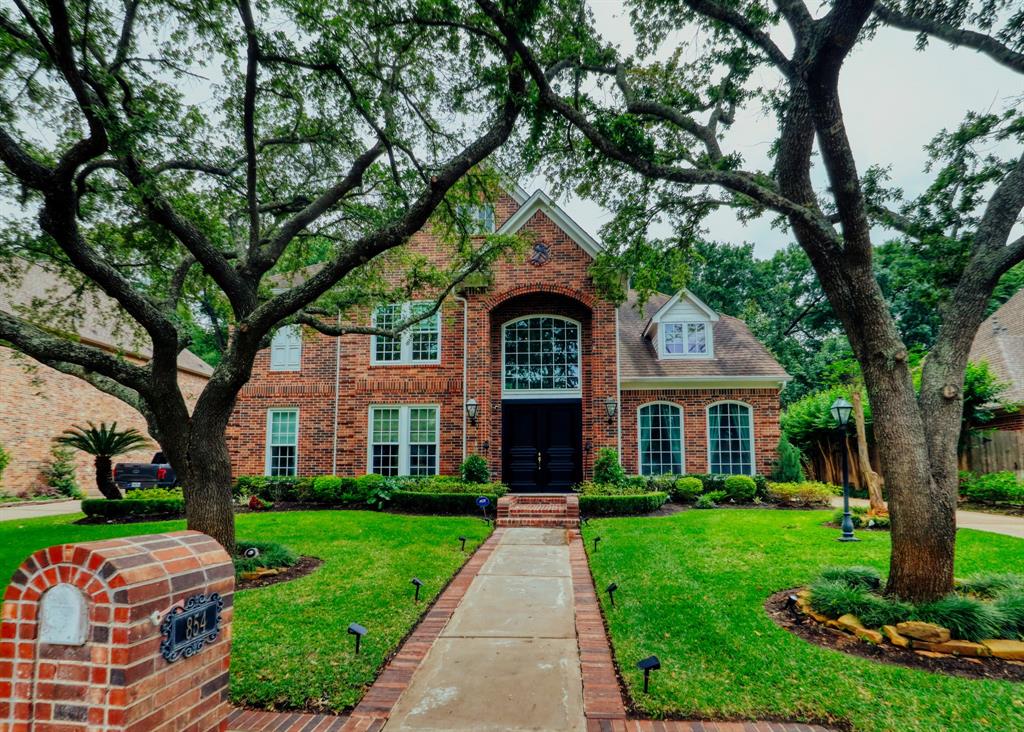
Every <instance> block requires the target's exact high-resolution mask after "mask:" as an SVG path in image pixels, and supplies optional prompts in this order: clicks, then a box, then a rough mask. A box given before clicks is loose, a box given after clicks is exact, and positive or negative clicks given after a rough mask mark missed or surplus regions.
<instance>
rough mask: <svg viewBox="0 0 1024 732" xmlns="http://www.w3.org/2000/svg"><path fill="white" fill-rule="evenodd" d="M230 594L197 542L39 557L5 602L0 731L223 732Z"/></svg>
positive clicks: (230, 579) (143, 543)
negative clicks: (187, 731) (211, 731)
mask: <svg viewBox="0 0 1024 732" xmlns="http://www.w3.org/2000/svg"><path fill="white" fill-rule="evenodd" d="M234 586H235V580H234V569H233V567H232V563H231V558H230V557H229V556H228V554H227V553H226V552H225V551H224V550H223V549H222V548H221V546H220V544H218V543H217V542H216V541H214V540H213V539H211V538H210V537H208V536H206V535H205V534H200V533H198V532H194V531H180V532H175V533H170V534H153V535H148V536H132V537H126V538H123V539H110V540H107V541H95V542H88V543H83V544H65V545H62V546H52V547H49V548H48V549H41V550H40V551H37V552H36V553H35V554H33V555H32V556H30V557H29V558H28V559H26V560H25V561H24V563H22V565H21V567H19V568H18V571H16V572H15V573H14V576H13V577H12V578H11V584H10V585H9V586H8V588H7V591H6V593H5V594H4V602H3V620H2V622H0V732H18V731H20V730H26V731H27V730H33V732H58V731H60V732H64V731H67V732H73V731H74V730H128V729H131V730H140V731H143V730H145V731H149V730H161V731H163V730H189V731H190V732H191V731H193V730H194V731H195V732H204V731H206V730H222V729H225V728H226V724H227V722H226V720H227V715H228V711H229V706H228V701H227V683H228V663H229V659H230V647H231V616H232V599H233V594H234Z"/></svg>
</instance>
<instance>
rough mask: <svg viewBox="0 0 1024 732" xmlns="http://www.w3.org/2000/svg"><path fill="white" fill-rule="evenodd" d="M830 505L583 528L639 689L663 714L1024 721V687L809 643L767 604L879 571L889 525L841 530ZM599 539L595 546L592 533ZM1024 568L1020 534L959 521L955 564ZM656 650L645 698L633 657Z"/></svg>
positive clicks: (963, 726) (923, 726) (631, 680)
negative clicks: (832, 578)
mask: <svg viewBox="0 0 1024 732" xmlns="http://www.w3.org/2000/svg"><path fill="white" fill-rule="evenodd" d="M829 516H830V512H828V511H809V512H804V511H792V512H789V511H759V510H742V509H731V510H711V511H685V512H682V513H678V514H675V515H673V516H668V517H659V518H621V519H601V520H592V521H590V523H589V524H588V525H587V527H586V528H585V529H584V536H585V538H586V539H587V541H586V546H587V550H588V552H590V563H591V570H592V571H593V574H594V579H595V583H596V585H597V587H599V588H600V587H605V586H607V585H608V584H609V583H610V582H617V583H618V584H619V588H620V589H619V591H618V592H617V593H615V604H616V607H615V608H614V609H611V608H610V607H609V605H608V598H607V596H606V595H605V594H604V593H599V594H600V595H601V598H600V599H601V603H602V607H603V610H604V613H605V617H606V618H607V621H608V626H609V630H610V633H611V639H612V644H613V646H614V650H615V655H616V659H617V661H618V664H619V666H620V669H621V671H622V673H623V675H624V677H625V679H626V683H627V684H628V686H629V688H630V690H631V693H632V695H633V698H634V700H635V701H636V703H637V705H638V706H639V708H640V709H641V710H642V711H643V712H644V713H646V714H649V715H651V716H655V717H665V718H678V717H691V718H692V717H695V716H696V717H717V718H732V719H753V718H766V717H768V718H785V719H792V720H800V721H811V720H818V721H824V720H827V721H832V722H839V723H841V722H845V723H847V724H848V725H851V726H852V727H853V729H855V730H865V731H875V730H900V731H901V732H908V731H915V730H917V731H921V732H924V731H926V730H927V731H931V730H937V729H942V730H976V729H981V728H986V727H990V728H992V729H1006V730H1008V729H1024V688H1022V685H1021V684H1014V683H1010V682H1005V681H989V680H973V679H964V678H957V677H951V676H945V675H939V674H931V673H927V672H924V671H917V670H912V669H907V668H902V667H899V666H889V665H883V664H879V663H875V662H872V661H868V660H866V659H862V658H858V657H854V656H849V655H846V654H842V653H839V652H837V651H833V650H829V649H826V648H821V647H819V646H816V645H813V644H810V643H807V642H806V641H804V640H802V639H800V638H798V637H797V636H795V635H792V634H791V633H789V632H787V631H784V630H782V629H781V628H779V627H778V626H776V625H775V623H773V622H772V620H771V619H770V618H769V617H768V616H767V615H766V614H765V611H764V602H765V600H766V599H767V597H768V596H769V595H771V594H772V593H773V592H775V591H777V590H782V589H788V588H790V587H795V586H797V585H803V584H806V583H808V582H810V581H812V580H813V579H815V578H816V577H817V576H818V574H819V573H820V572H821V570H822V569H824V568H826V567H829V566H838V565H862V566H869V567H874V568H876V569H877V570H879V571H881V572H882V573H883V575H884V573H885V571H886V570H887V566H888V553H889V535H888V533H885V532H863V533H861V534H860V538H861V541H860V542H859V543H856V544H842V543H839V542H836V541H834V538H835V536H836V530H835V529H830V528H825V527H822V526H821V525H820V524H821V523H822V522H823V521H825V520H827V519H828V517H829ZM594 536H601V537H602V541H601V544H600V548H599V549H598V551H597V552H596V553H595V552H594V551H593V541H592V539H593V537H594ZM1021 566H1024V541H1021V540H1020V539H1014V538H1011V537H1007V536H1000V535H996V534H989V533H984V532H977V531H970V530H962V531H960V532H959V541H958V546H957V573H958V574H961V575H967V574H970V573H973V572H1000V571H1006V570H1007V569H1009V568H1018V567H1021ZM652 653H653V654H656V655H658V656H659V658H660V659H661V662H662V670H660V671H657V672H655V674H654V675H653V677H652V680H651V692H650V694H649V695H644V694H643V692H642V688H643V676H642V673H641V672H640V671H638V670H637V668H636V662H637V661H638V660H639V659H641V658H643V657H645V656H648V655H650V654H652Z"/></svg>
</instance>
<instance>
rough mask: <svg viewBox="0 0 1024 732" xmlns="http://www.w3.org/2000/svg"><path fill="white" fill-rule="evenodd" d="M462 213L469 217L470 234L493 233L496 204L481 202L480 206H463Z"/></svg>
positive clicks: (460, 210)
mask: <svg viewBox="0 0 1024 732" xmlns="http://www.w3.org/2000/svg"><path fill="white" fill-rule="evenodd" d="M459 212H460V214H461V215H463V216H465V217H466V218H467V219H469V222H470V223H469V227H470V229H469V233H470V234H493V233H494V230H495V225H494V204H493V203H481V204H480V205H478V206H462V207H460V209H459Z"/></svg>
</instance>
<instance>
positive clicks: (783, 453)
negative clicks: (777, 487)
mask: <svg viewBox="0 0 1024 732" xmlns="http://www.w3.org/2000/svg"><path fill="white" fill-rule="evenodd" d="M775 452H776V455H777V458H776V460H775V463H774V464H773V465H772V480H776V481H779V482H780V483H803V482H804V480H806V477H805V476H804V466H803V463H802V461H801V458H802V457H803V454H802V453H801V452H800V448H799V447H797V446H796V445H794V444H793V443H792V442H790V441H789V440H788V439H787V438H786V435H781V436H780V437H779V445H778V447H776V448H775Z"/></svg>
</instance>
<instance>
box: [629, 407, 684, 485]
mask: <svg viewBox="0 0 1024 732" xmlns="http://www.w3.org/2000/svg"><path fill="white" fill-rule="evenodd" d="M639 417H640V474H641V475H667V474H671V475H680V474H682V472H683V412H682V410H681V409H680V408H679V407H678V406H676V405H675V404H667V403H664V402H659V403H656V404H646V405H644V406H642V407H640V412H639Z"/></svg>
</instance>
